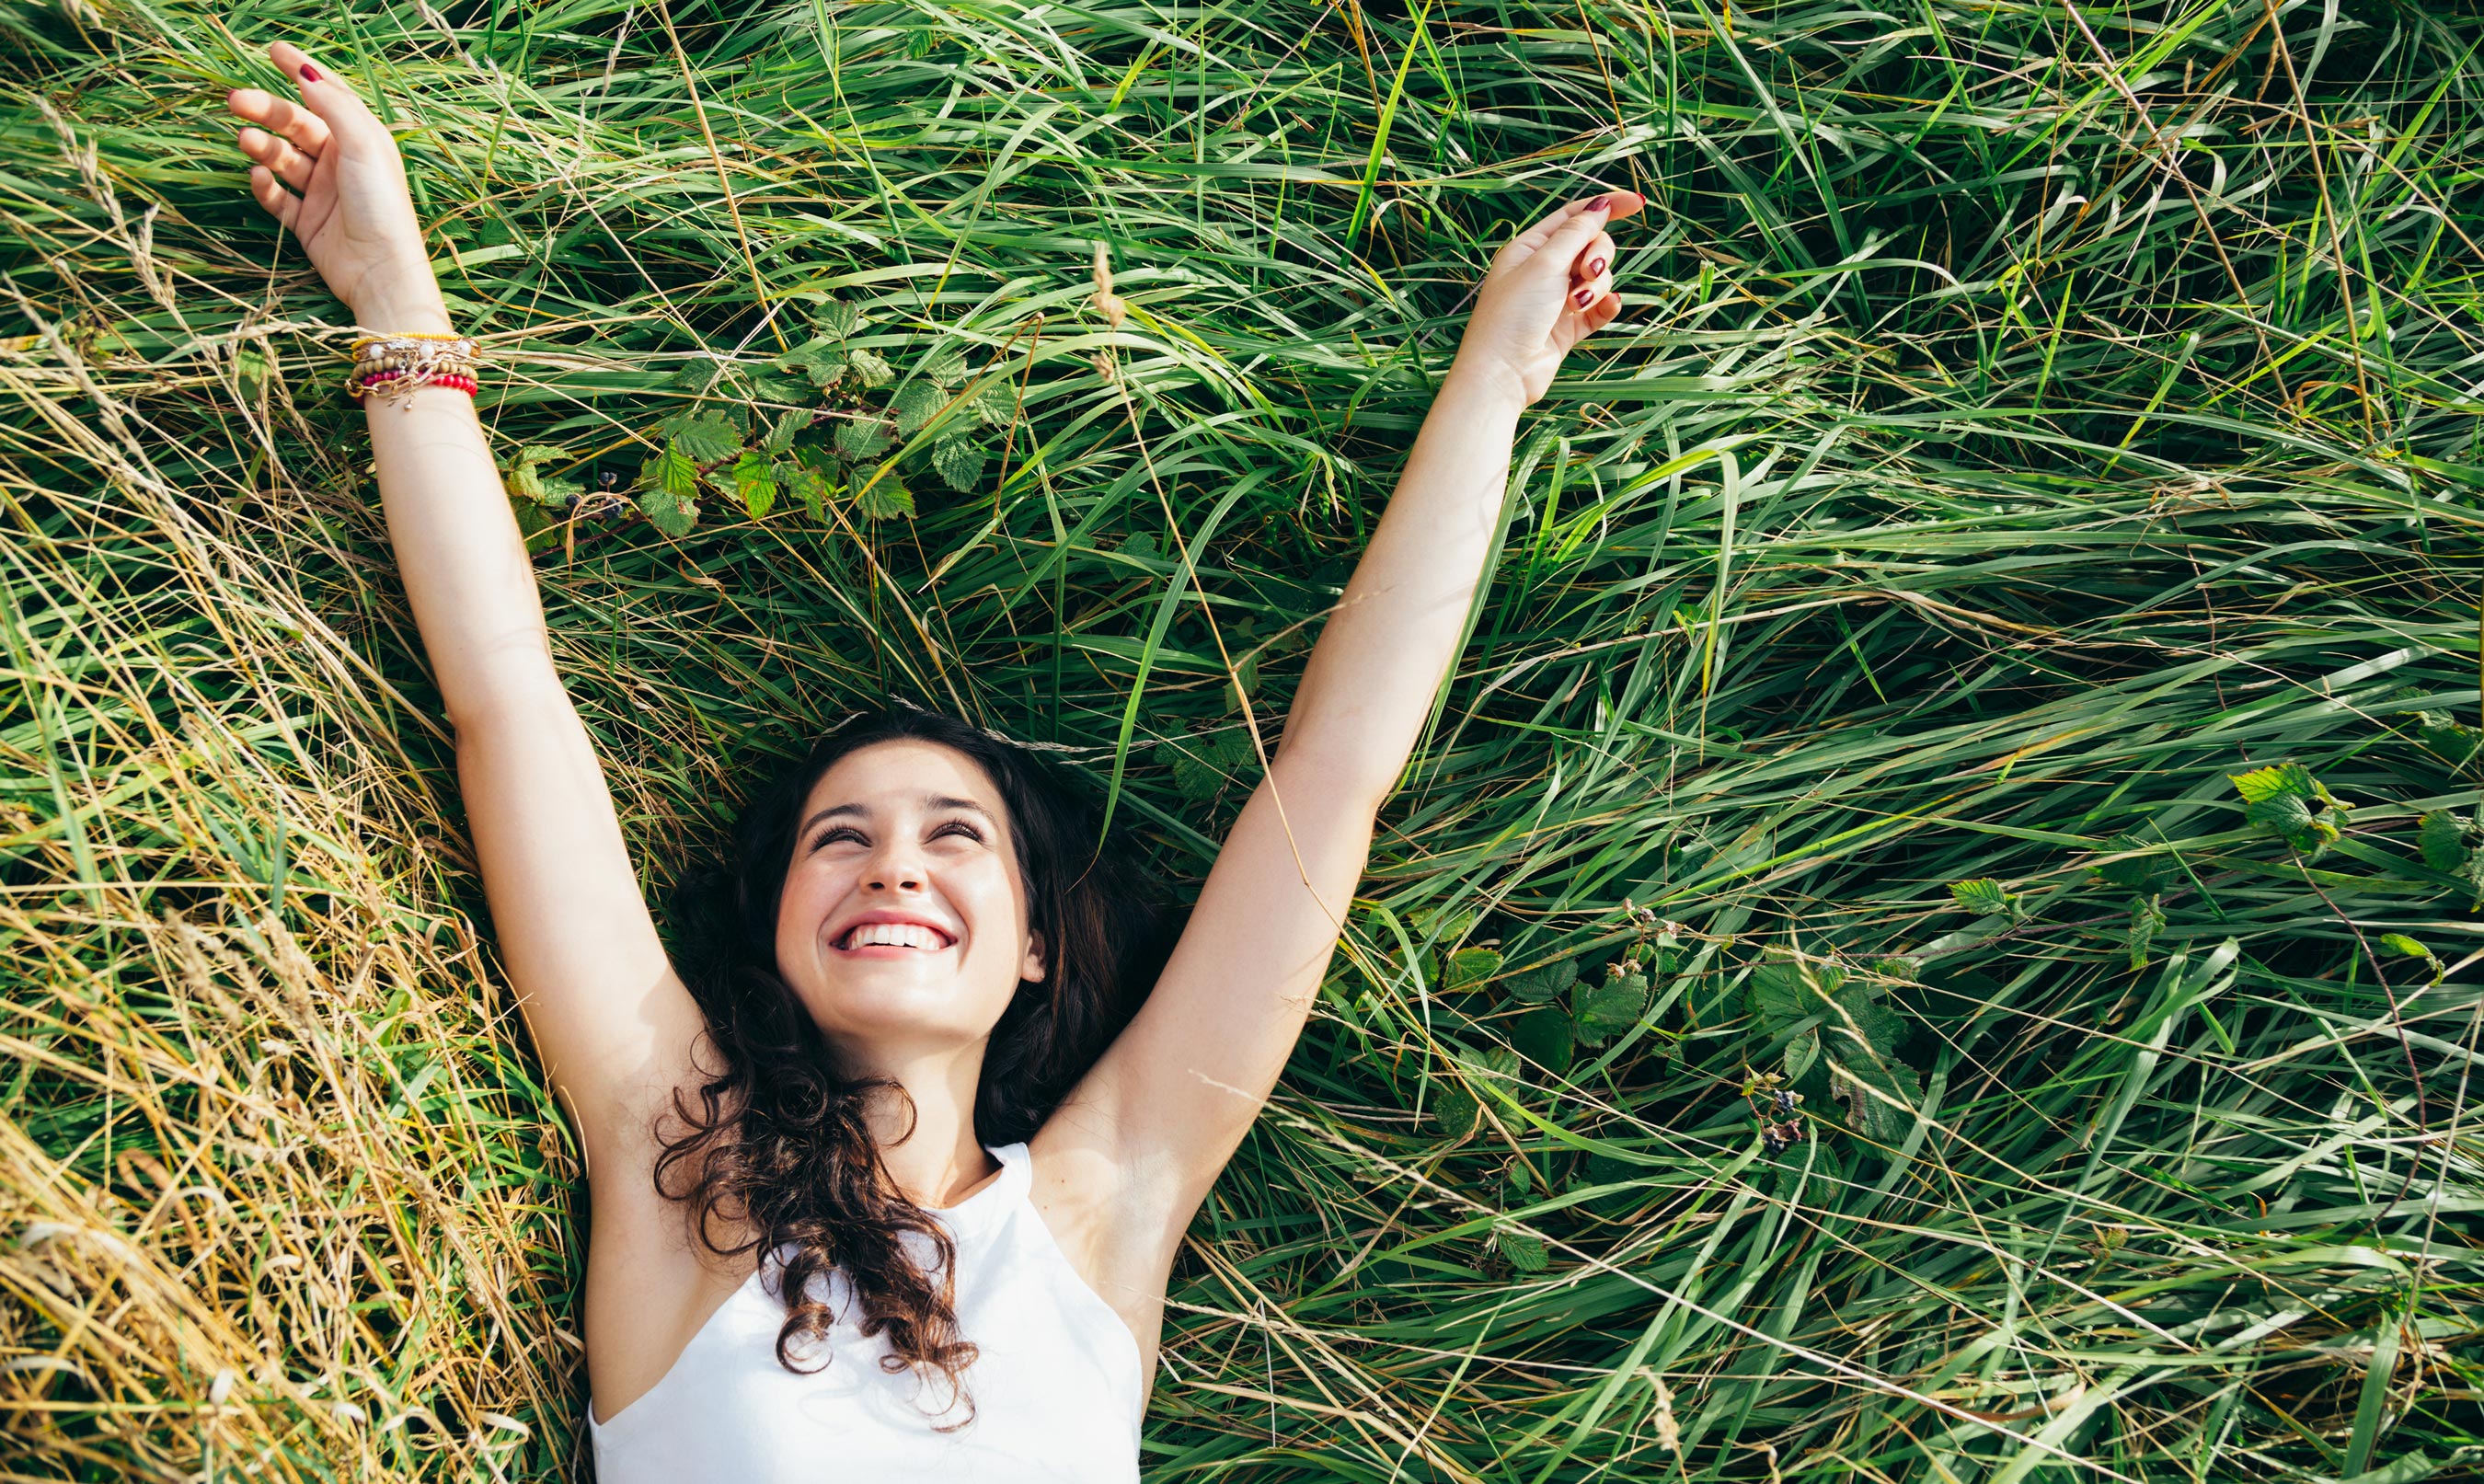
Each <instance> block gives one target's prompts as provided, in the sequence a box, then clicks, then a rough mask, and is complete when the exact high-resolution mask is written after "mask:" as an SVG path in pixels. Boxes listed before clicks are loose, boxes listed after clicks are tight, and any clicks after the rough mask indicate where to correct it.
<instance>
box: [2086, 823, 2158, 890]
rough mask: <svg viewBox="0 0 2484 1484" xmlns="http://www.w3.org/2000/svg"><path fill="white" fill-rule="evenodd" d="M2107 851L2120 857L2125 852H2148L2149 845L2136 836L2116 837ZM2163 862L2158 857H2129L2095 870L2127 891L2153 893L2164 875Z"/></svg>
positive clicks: (2112, 861)
mask: <svg viewBox="0 0 2484 1484" xmlns="http://www.w3.org/2000/svg"><path fill="white" fill-rule="evenodd" d="M2106 849H2108V850H2111V851H2112V852H2113V853H2115V854H2117V855H2120V854H2122V852H2123V851H2125V850H2147V849H2148V844H2147V841H2144V840H2142V839H2140V838H2139V837H2138V836H2136V835H2116V836H2114V837H2113V839H2112V840H2111V841H2110V842H2108V843H2107V846H2106ZM2163 860H2164V858H2163V857H2162V856H2158V855H2129V856H2124V858H2122V859H2120V860H2109V861H2106V862H2104V863H2103V864H2102V865H2099V866H2097V867H2096V868H2095V873H2096V875H2097V876H2100V877H2103V878H2104V879H2105V880H2107V881H2109V882H2111V883H2112V884H2114V885H2116V886H2119V887H2120V888H2122V889H2123V890H2125V891H2135V892H2143V893H2144V892H2152V891H2154V890H2156V883H2157V880H2158V877H2159V876H2160V875H2161V874H2162V870H2163Z"/></svg>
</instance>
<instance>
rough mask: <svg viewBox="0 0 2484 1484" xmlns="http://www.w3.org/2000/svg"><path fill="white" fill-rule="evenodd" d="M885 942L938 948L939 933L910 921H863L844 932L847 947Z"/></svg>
mask: <svg viewBox="0 0 2484 1484" xmlns="http://www.w3.org/2000/svg"><path fill="white" fill-rule="evenodd" d="M875 943H885V944H889V945H891V946H894V947H898V948H938V947H939V946H940V934H938V933H937V932H934V931H931V929H929V928H918V927H916V926H915V925H914V924H912V923H865V924H863V925H862V926H861V927H859V928H856V929H855V930H854V931H851V932H849V933H847V934H846V946H847V947H848V948H868V947H870V946H872V945H873V944H875Z"/></svg>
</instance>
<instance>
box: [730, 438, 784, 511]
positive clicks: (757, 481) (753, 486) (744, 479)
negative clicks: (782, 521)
mask: <svg viewBox="0 0 2484 1484" xmlns="http://www.w3.org/2000/svg"><path fill="white" fill-rule="evenodd" d="M723 484H724V490H725V493H726V494H728V495H731V496H733V497H734V498H736V499H740V500H741V501H742V509H744V510H746V511H748V512H749V514H750V518H751V519H752V520H754V521H764V520H766V519H768V512H769V511H770V510H773V509H775V508H776V473H775V470H774V467H773V466H772V465H771V464H770V463H769V458H768V455H766V454H764V453H762V452H760V451H759V450H758V449H756V448H747V449H744V450H742V457H740V458H738V459H736V460H734V462H733V465H732V467H731V468H730V469H729V470H727V471H725V476H724V480H723Z"/></svg>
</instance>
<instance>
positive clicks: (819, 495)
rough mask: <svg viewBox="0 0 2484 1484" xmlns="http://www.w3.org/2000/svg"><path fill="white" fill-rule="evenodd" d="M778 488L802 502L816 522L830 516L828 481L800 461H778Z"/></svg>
mask: <svg viewBox="0 0 2484 1484" xmlns="http://www.w3.org/2000/svg"><path fill="white" fill-rule="evenodd" d="M776 487H777V488H778V489H780V490H783V491H784V492H785V493H786V494H787V495H788V496H790V497H791V498H793V499H798V500H800V501H801V502H802V508H803V509H805V510H808V511H810V512H811V518H812V519H813V520H815V521H820V520H825V519H827V515H828V481H827V478H826V476H824V475H823V474H822V473H821V472H819V471H818V470H816V469H813V468H812V467H811V466H810V465H808V464H805V463H803V462H802V461H801V460H800V459H779V460H777V461H776Z"/></svg>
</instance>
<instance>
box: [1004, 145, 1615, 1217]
mask: <svg viewBox="0 0 2484 1484" xmlns="http://www.w3.org/2000/svg"><path fill="white" fill-rule="evenodd" d="M1640 204H1641V202H1640V200H1639V198H1638V197H1636V196H1634V195H1632V194H1630V193H1628V192H1614V193H1611V194H1608V195H1606V196H1601V197H1597V198H1593V199H1592V200H1588V201H1581V202H1572V203H1571V204H1569V205H1567V206H1564V207H1562V208H1561V209H1560V210H1558V211H1556V212H1554V213H1553V214H1552V215H1551V216H1549V217H1547V218H1546V219H1545V220H1544V221H1542V222H1540V223H1538V224H1536V226H1535V227H1534V228H1532V229H1530V230H1528V231H1526V232H1525V233H1523V234H1521V235H1520V236H1519V237H1518V238H1516V239H1515V240H1513V241H1512V242H1511V243H1510V244H1509V245H1508V246H1507V247H1504V248H1503V249H1502V250H1501V251H1500V253H1499V254H1498V255H1497V256H1495V257H1494V259H1493V264H1492V268H1491V271H1490V272H1489V273H1488V274H1487V275H1486V276H1485V279H1484V282H1483V284H1482V285H1481V287H1480V288H1479V289H1478V291H1477V294H1476V304H1475V310H1474V313H1473V315H1472V317H1471V318H1470V320H1469V322H1468V326H1467V331H1466V334H1465V337H1464V338H1463V339H1462V340H1461V341H1460V343H1459V347H1458V354H1457V358H1456V360H1455V362H1454V363H1453V364H1451V366H1450V369H1449V374H1448V375H1447V377H1446V378H1445V380H1444V381H1443V382H1442V384H1441V388H1440V391H1439V392H1438V393H1437V394H1436V396H1435V397H1434V399H1433V402H1432V407H1431V410H1430V412H1429V413H1428V414H1426V416H1425V417H1424V419H1423V426H1422V429H1421V431H1420V432H1419V433H1418V435H1417V436H1416V439H1415V447H1414V450H1413V452H1412V454H1411V455H1410V456H1409V457H1408V459H1407V463H1406V472H1405V473H1404V474H1403V475H1402V476H1401V477H1400V479H1399V480H1398V485H1397V492H1396V494H1395V496H1394V497H1393V498H1392V499H1391V500H1390V502H1389V508H1388V510H1387V511H1386V513H1384V514H1383V515H1382V517H1381V520H1380V524H1379V526H1378V527H1377V528H1376V529H1375V530H1374V531H1373V532H1372V536H1371V543H1370V546H1369V547H1368V548H1367V549H1366V550H1365V551H1364V555H1363V559H1362V561H1361V562H1360V563H1359V564H1358V565H1357V566H1356V568H1355V570H1354V575H1353V577H1352V579H1351V580H1348V582H1347V583H1346V587H1345V593H1344V596H1343V597H1342V598H1341V599H1340V600H1339V601H1338V603H1337V607H1335V608H1334V609H1333V610H1332V611H1331V613H1330V616H1329V619H1328V623H1327V626H1326V628H1325V629H1324V630H1323V632H1322V633H1321V634H1320V638H1319V642H1318V643H1317V644H1316V645H1314V646H1313V647H1312V649H1311V655H1310V661H1309V663H1308V665H1307V666H1306V668H1305V669H1304V671H1303V679H1302V684H1301V686H1300V687H1299V688H1298V689H1297V690H1296V693H1295V698H1294V705H1293V708H1292V710H1291V711H1290V712H1289V713H1288V714H1287V715H1286V718H1285V725H1284V730H1283V735H1282V737H1281V739H1280V740H1279V742H1278V743H1277V745H1276V747H1275V749H1274V751H1273V755H1272V756H1271V758H1270V760H1269V767H1268V770H1267V774H1266V776H1265V777H1264V778H1263V779H1262V780H1261V782H1260V784H1259V787H1258V789H1257V790H1256V792H1255V793H1254V794H1253V795H1252V796H1251V799H1250V801H1249V803H1247V804H1246V805H1245V806H1244V807H1243V810H1242V814H1241V817H1240V818H1239V819H1238V820H1237V821H1235V823H1234V825H1233V830H1232V833H1231V834H1230V835H1229V836H1228V837H1227V839H1226V843H1225V846H1224V849H1223V850H1221V851H1220V852H1219V853H1218V855H1217V859H1216V865H1215V867H1214V869H1212V870H1211V871H1210V872H1209V874H1208V877H1207V881H1206V884H1205V885H1204V886H1203V887H1202V889H1201V891H1200V897H1199V903H1198V905H1197V907H1196V908H1195V909H1194V910H1193V912H1192V914H1191V918H1190V923H1189V926H1188V927H1187V929H1185V931H1183V933H1182V937H1181V941H1180V943H1179V945H1178V946H1177V947H1176V948H1175V951H1174V954H1173V958H1172V959H1171V961H1170V962H1168V963H1167V965H1166V967H1165V971H1164V975H1163V977H1162V978H1161V979H1159V980H1158V981H1157V983H1156V985H1155V988H1154V991H1153V992H1152V993H1151V994H1150V995H1149V996H1148V1001H1147V1003H1146V1005H1145V1006H1144V1007H1143V1008H1142V1009H1141V1010H1140V1012H1139V1013H1138V1014H1137V1016H1136V1017H1135V1018H1134V1019H1132V1021H1131V1022H1130V1024H1129V1026H1128V1028H1127V1029H1126V1030H1124V1031H1123V1032H1122V1034H1121V1037H1120V1039H1117V1040H1116V1041H1115V1042H1114V1043H1113V1045H1112V1047H1111V1048H1110V1049H1109V1050H1108V1051H1106V1053H1105V1054H1104V1056H1103V1057H1102V1058H1101V1059H1100V1060H1099V1061H1098V1062H1097V1063H1096V1065H1095V1066H1094V1070H1093V1071H1091V1072H1090V1073H1089V1074H1088V1076H1087V1078H1086V1080H1085V1081H1084V1082H1082V1083H1081V1084H1080V1085H1079V1086H1078V1088H1077V1089H1076V1090H1074V1091H1073V1092H1072V1093H1071V1094H1070V1096H1069V1098H1068V1099H1067V1100H1066V1102H1065V1103H1064V1104H1063V1106H1062V1109H1061V1111H1060V1113H1059V1114H1058V1115H1056V1116H1055V1117H1054V1119H1053V1120H1051V1121H1050V1122H1048V1123H1047V1124H1046V1125H1045V1126H1044V1128H1043V1129H1042V1131H1041V1132H1039V1134H1038V1135H1037V1136H1036V1140H1035V1141H1034V1142H1035V1144H1036V1147H1037V1150H1038V1168H1039V1169H1044V1168H1049V1169H1051V1170H1053V1171H1056V1172H1058V1174H1057V1175H1056V1176H1055V1177H1056V1178H1058V1179H1060V1180H1062V1181H1063V1182H1064V1184H1075V1185H1077V1186H1079V1187H1082V1188H1084V1189H1087V1190H1109V1191H1112V1192H1114V1193H1115V1194H1114V1196H1113V1198H1112V1199H1110V1200H1109V1201H1105V1202H1104V1203H1105V1204H1107V1205H1109V1206H1110V1207H1111V1208H1112V1209H1113V1211H1114V1212H1115V1213H1116V1215H1117V1216H1119V1217H1120V1218H1121V1220H1122V1221H1123V1222H1129V1221H1131V1220H1132V1219H1136V1220H1137V1222H1138V1223H1139V1224H1140V1225H1141V1226H1142V1227H1143V1228H1147V1229H1141V1230H1133V1229H1129V1228H1127V1227H1126V1226H1125V1227H1124V1228H1122V1229H1121V1230H1119V1231H1116V1232H1114V1233H1113V1234H1112V1235H1111V1238H1110V1240H1111V1241H1112V1243H1113V1244H1114V1245H1115V1246H1116V1247H1118V1248H1122V1249H1123V1251H1124V1255H1125V1257H1126V1256H1127V1255H1128V1252H1127V1249H1128V1248H1129V1247H1130V1246H1133V1245H1135V1246H1136V1247H1137V1248H1139V1249H1140V1250H1141V1251H1143V1252H1146V1253H1148V1254H1150V1255H1153V1254H1160V1255H1161V1256H1162V1258H1163V1260H1164V1262H1165V1263H1166V1264H1167V1265H1169V1264H1170V1263H1171V1261H1172V1256H1173V1252H1174V1249H1175V1246H1176V1245H1177V1244H1178V1243H1179V1241H1180V1238H1181V1233H1182V1230H1183V1228H1185V1227H1187V1226H1188V1224H1189V1220H1190V1215H1191V1213H1192V1212H1193V1211H1194V1210H1196V1209H1197V1208H1198V1205H1199V1202H1200V1201H1201V1200H1202V1199H1203V1198H1204V1197H1205V1196H1206V1194H1207V1190H1208V1188H1209V1187H1210V1186H1211V1185H1213V1184H1214V1183H1215V1180H1216V1175H1217V1173H1218V1172H1219V1171H1221V1170H1222V1169H1223V1168H1224V1167H1225V1163H1226V1161H1227V1160H1229V1159H1230V1158H1231V1157H1232V1154H1233V1150H1234V1148H1235V1147H1237V1146H1239V1145H1240V1143H1241V1142H1242V1136H1243V1134H1244V1132H1245V1131H1247V1130H1248V1129H1249V1128H1250V1126H1251V1122H1252V1120H1253V1119H1255V1118H1256V1117H1257V1115H1258V1112H1259V1108H1260V1105H1261V1104H1262V1103H1264V1102H1265V1101H1266V1100H1267V1096H1268V1093H1269V1092H1270V1091H1271V1090H1272V1089H1273V1088H1275V1086H1276V1083H1277V1077H1278V1075H1279V1073H1280V1072H1282V1071H1283V1068H1284V1065H1285V1061H1286V1058H1287V1057H1288V1056H1289V1055H1290V1054H1291V1052H1292V1050H1293V1046H1294V1042H1295V1041H1296V1039H1299V1038H1300V1037H1301V1035H1302V1029H1303V1024H1304V1022H1305V1020H1306V1019H1307V1018H1308V1017H1309V1015H1310V1007H1311V1005H1312V1003H1313V1001H1314V1000H1315V998H1316V997H1317V995H1318V993H1319V985H1320V980H1321V979H1322V977H1323V976H1324V975H1325V974H1326V972H1327V969H1328V964H1329V959H1330V957H1331V955H1332V954H1333V953H1334V951H1335V949H1336V947H1337V936H1338V934H1339V932H1340V931H1342V929H1343V926H1344V920H1345V913H1346V908H1347V906H1348V904H1350V903H1351V902H1352V900H1353V896H1354V888H1355V885H1356V883H1357V882H1359V881H1360V880H1361V879H1362V877H1363V870H1364V863H1365V862H1366V861H1367V860H1368V859H1369V857H1370V854H1371V838H1372V831H1373V826H1374V822H1375V821H1376V819H1377V818H1378V815H1379V811H1380V806H1381V804H1382V803H1383V802H1385V801H1386V799H1387V798H1388V796H1389V793H1390V791H1391V789H1392V788H1393V787H1394V786H1395V784H1396V781H1397V776H1398V774H1399V773H1400V772H1401V771H1402V770H1403V769H1404V768H1405V766H1406V759H1407V757H1408V755H1409V754H1410V753H1411V752H1412V751H1413V750H1414V746H1415V740H1416V737H1417V735H1418V733H1419V732H1420V731H1421V729H1422V725H1423V720H1424V717H1425V716H1426V715H1427V714H1428V713H1429V711H1430V708H1431V703H1432V697H1433V695H1434V693H1435V691H1436V690H1437V689H1438V688H1439V686H1440V684H1441V679H1442V677H1443V675H1445V673H1446V672H1447V670H1448V666H1449V663H1450V661H1452V660H1453V659H1454V658H1455V657H1456V651H1457V647H1458V641H1459V636H1460V634H1461V632H1462V631H1463V629H1464V627H1465V624H1466V616H1467V610H1468V608H1469V607H1470V606H1471V605H1472V601H1473V598H1474V591H1475V584H1476V582H1477V580H1479V578H1480V576H1481V573H1482V569H1483V563H1484V558H1485V555H1486V554H1487V553H1488V552H1489V551H1490V548H1491V545H1492V536H1493V531H1494V529H1495V528H1496V526H1498V525H1499V515H1500V503H1501V499H1502V498H1503V492H1504V488H1503V487H1504V485H1505V482H1506V478H1507V473H1508V468H1509V458H1510V446H1511V443H1512V440H1513V438H1514V437H1515V435H1516V432H1517V427H1518V418H1519V415H1520V414H1521V413H1522V412H1524V411H1525V410H1526V406H1527V405H1528V404H1529V403H1531V402H1533V401H1534V400H1535V399H1536V398H1537V397H1540V396H1542V395H1543V394H1544V392H1545V390H1546V389H1547V388H1548V387H1549V386H1550V385H1551V383H1552V380H1553V372H1554V370H1555V369H1557V368H1558V366H1559V365H1560V363H1561V358H1562V357H1563V356H1564V355H1566V354H1567V353H1568V351H1569V349H1570V347H1571V346H1572V345H1574V344H1576V343H1577V342H1578V341H1579V340H1580V338H1582V337H1585V336H1586V335H1588V334H1589V333H1591V332H1593V331H1595V330H1597V329H1601V328H1602V327H1603V326H1604V325H1606V324H1607V323H1609V322H1610V321H1611V319H1612V318H1613V316H1614V315H1616V314H1618V313H1619V312H1621V303H1620V301H1619V300H1618V299H1616V298H1615V297H1614V296H1613V294H1612V291H1611V285H1612V277H1611V265H1612V256H1613V242H1612V238H1611V237H1609V236H1607V234H1606V232H1605V228H1606V226H1607V223H1609V222H1611V221H1613V220H1616V219H1618V218H1621V217H1625V216H1628V215H1630V214H1632V213H1633V212H1635V211H1636V210H1637V209H1638V208H1639V206H1640Z"/></svg>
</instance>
